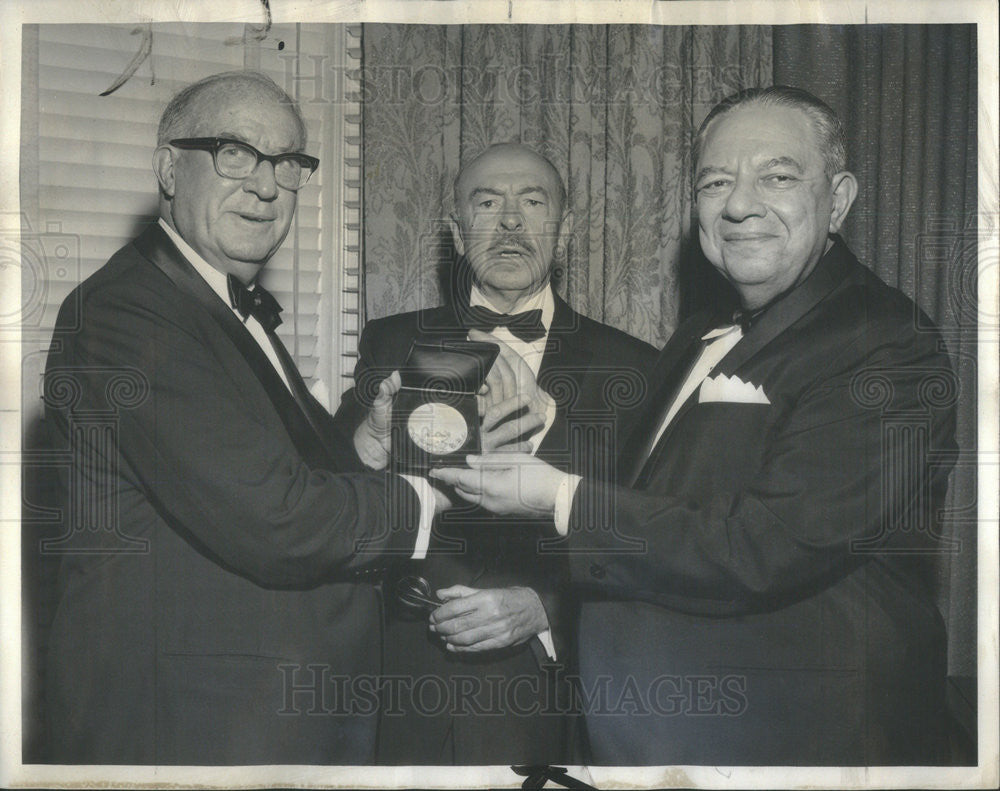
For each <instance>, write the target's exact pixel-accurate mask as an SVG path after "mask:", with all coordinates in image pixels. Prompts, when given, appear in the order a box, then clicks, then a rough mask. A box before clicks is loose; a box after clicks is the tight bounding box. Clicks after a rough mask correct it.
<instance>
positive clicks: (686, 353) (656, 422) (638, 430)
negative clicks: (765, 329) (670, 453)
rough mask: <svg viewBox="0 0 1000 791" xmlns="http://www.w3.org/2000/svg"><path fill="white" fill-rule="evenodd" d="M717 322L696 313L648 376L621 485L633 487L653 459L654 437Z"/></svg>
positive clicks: (621, 470) (712, 314)
mask: <svg viewBox="0 0 1000 791" xmlns="http://www.w3.org/2000/svg"><path fill="white" fill-rule="evenodd" d="M717 322H718V316H717V315H716V313H715V312H714V311H711V310H704V311H701V312H699V313H696V314H695V315H694V316H692V317H691V318H689V319H688V320H687V321H685V322H684V323H683V324H682V325H681V326H680V327H678V328H677V330H676V331H675V332H674V334H673V335H672V336H671V337H670V340H669V341H668V342H667V345H666V346H664V347H663V350H662V351H661V352H660V357H659V359H658V360H657V361H656V366H655V367H654V368H653V372H652V375H651V376H650V382H649V393H648V394H647V396H646V402H647V404H648V405H649V406H648V408H647V409H646V410H645V414H644V416H643V418H642V419H641V420H639V421H638V422H637V423H636V427H635V429H633V431H632V434H631V436H629V438H628V440H627V441H626V443H625V445H624V446H623V448H622V453H621V455H620V457H619V459H620V461H619V469H618V474H619V480H620V481H621V482H622V483H623V484H625V485H628V486H631V485H633V484H634V483H635V481H636V480H637V479H638V478H639V476H640V474H641V473H642V470H643V468H644V467H645V465H646V464H647V462H648V460H649V458H651V457H652V455H654V453H655V447H653V448H651V447H650V443H651V442H652V441H653V436H654V435H655V433H656V431H658V430H659V428H660V423H662V422H663V418H664V417H666V414H667V412H668V411H669V410H670V406H671V405H672V404H673V401H674V397H675V396H676V394H677V391H678V390H679V389H680V387H681V385H682V384H683V383H684V378H685V377H686V376H687V373H688V371H689V370H690V369H691V365H692V363H693V362H694V360H695V357H696V356H697V355H698V352H699V351H700V350H701V346H702V341H701V338H702V336H703V335H704V334H705V333H706V332H708V330H709V329H711V328H712V327H713V326H714V325H715V324H716V323H717ZM675 421H676V418H675ZM669 433H670V430H669V428H668V429H667V431H665V432H663V437H661V438H660V441H659V442H658V443H657V445H660V444H662V443H663V440H664V438H665V437H666V436H667V434H669Z"/></svg>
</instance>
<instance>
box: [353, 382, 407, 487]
mask: <svg viewBox="0 0 1000 791" xmlns="http://www.w3.org/2000/svg"><path fill="white" fill-rule="evenodd" d="M401 386H402V381H401V380H400V378H399V371H393V372H392V373H391V374H389V376H387V377H386V378H385V379H383V380H382V381H381V382H380V383H379V386H378V395H377V396H376V397H375V402H374V403H373V404H372V408H371V409H369V410H368V415H367V417H365V421H364V423H362V424H361V425H360V426H358V429H357V431H355V432H354V449H355V450H356V451H357V452H358V456H359V457H360V459H361V461H362V462H364V464H365V466H366V467H371V468H372V469H373V470H384V469H385V468H386V466H387V465H388V464H389V451H390V449H391V444H392V439H391V426H390V423H391V420H392V401H393V399H394V398H395V397H396V393H398V392H399V388H400V387H401Z"/></svg>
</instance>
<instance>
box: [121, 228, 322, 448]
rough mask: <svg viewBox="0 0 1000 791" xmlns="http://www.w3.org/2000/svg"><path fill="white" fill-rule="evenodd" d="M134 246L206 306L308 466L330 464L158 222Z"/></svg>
mask: <svg viewBox="0 0 1000 791" xmlns="http://www.w3.org/2000/svg"><path fill="white" fill-rule="evenodd" d="M134 245H135V248H136V249H137V250H138V251H139V253H140V254H142V255H143V257H145V258H146V259H148V260H149V261H150V262H152V263H153V264H154V265H155V266H156V267H157V268H158V269H159V270H160V271H161V272H163V274H164V275H166V276H167V277H168V278H169V279H170V281H171V282H172V283H173V284H174V285H175V286H176V287H177V288H178V289H179V290H180V291H181V292H183V293H184V294H186V295H188V296H189V297H191V298H192V299H193V300H195V301H196V302H198V303H199V304H200V305H201V307H202V308H204V309H205V310H207V311H208V312H209V314H210V315H211V316H212V318H213V319H214V320H215V321H216V323H217V324H218V325H219V327H220V329H221V330H222V331H223V332H224V333H225V334H226V335H227V336H228V337H229V339H230V340H231V341H232V343H233V345H234V346H235V347H236V349H237V351H238V352H239V353H240V355H242V357H243V358H244V359H245V360H246V362H247V365H249V366H250V369H251V370H252V371H253V373H254V376H256V377H257V380H258V381H259V382H260V384H261V387H263V388H264V391H265V392H266V393H267V397H268V399H269V400H270V401H271V404H272V405H273V406H274V409H275V411H276V412H277V413H278V417H279V418H280V419H281V422H282V423H283V424H284V426H285V429H286V430H287V431H288V435H289V437H291V439H292V442H293V443H294V444H295V447H296V448H297V450H298V451H299V453H300V454H301V455H302V457H303V459H305V460H306V462H307V463H309V464H310V465H312V466H319V467H324V468H331V467H334V466H336V465H335V464H334V454H333V452H332V449H330V448H328V447H327V446H326V445H325V443H324V442H323V441H322V439H321V438H320V436H319V435H318V433H317V432H316V431H315V430H314V429H313V426H312V424H311V422H310V420H309V418H308V417H307V416H306V415H305V414H303V412H302V409H300V408H299V405H298V403H297V402H296V401H295V398H294V397H293V396H292V394H291V393H290V392H289V391H288V388H287V387H286V386H285V383H284V382H283V381H282V380H281V377H280V376H279V375H278V373H277V371H275V369H274V366H273V365H272V364H271V361H270V360H269V359H268V358H267V356H266V355H265V354H264V352H263V351H262V350H261V348H260V346H258V345H257V342H256V341H254V339H253V336H251V335H250V333H249V331H248V330H247V329H246V327H244V326H243V325H242V323H241V322H240V321H239V319H237V318H236V315H235V314H234V313H233V311H232V310H231V309H230V308H229V306H228V305H226V304H225V303H224V302H223V301H222V300H221V299H219V296H218V295H217V294H216V293H215V291H213V290H212V288H211V287H210V286H209V285H208V283H206V282H205V280H204V279H203V278H202V277H201V275H199V274H198V273H197V272H196V271H195V269H194V267H193V266H191V264H190V263H189V262H188V260H187V259H186V258H184V256H183V255H182V254H181V252H180V250H178V249H177V247H176V245H174V243H173V242H172V241H171V240H170V238H169V237H168V236H167V234H166V233H165V232H164V230H163V229H162V228H161V227H160V226H159V225H153V226H151V227H150V228H149V229H147V230H146V231H145V232H144V233H143V234H142V235H141V236H139V238H137V239H136V240H135V242H134Z"/></svg>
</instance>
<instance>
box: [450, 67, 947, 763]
mask: <svg viewBox="0 0 1000 791" xmlns="http://www.w3.org/2000/svg"><path fill="white" fill-rule="evenodd" d="M693 161H694V162H695V171H694V174H693V179H692V181H693V187H694V191H695V199H696V206H697V213H698V225H699V236H700V241H701V246H702V250H703V251H704V253H705V256H706V257H707V259H708V260H709V262H710V263H711V264H712V265H713V266H714V267H715V268H716V269H717V270H718V271H719V272H720V273H721V274H722V275H723V276H724V277H725V279H726V280H727V281H728V282H729V283H730V284H731V285H732V287H733V288H734V289H735V291H736V293H737V295H738V297H739V301H740V305H741V307H740V309H739V310H738V311H737V312H736V314H735V315H732V314H730V315H728V316H719V315H713V313H712V311H705V312H703V313H700V314H698V315H695V316H693V317H692V318H691V319H690V320H688V321H686V322H685V323H683V324H682V325H681V326H680V327H679V328H678V329H677V331H676V332H675V333H674V335H673V337H672V338H671V340H670V341H669V343H668V344H667V345H666V347H665V348H664V349H663V351H662V352H661V354H660V358H659V362H658V363H657V365H656V367H655V369H654V370H653V372H652V375H651V379H650V383H649V393H650V396H649V398H648V401H647V407H648V408H647V412H646V418H647V419H646V420H645V421H640V423H639V426H640V428H639V429H637V430H636V431H635V432H634V433H633V434H632V436H631V437H630V438H629V439H628V440H627V441H626V444H625V446H624V453H623V455H622V458H621V466H620V472H619V479H620V480H621V481H622V482H623V483H625V484H627V485H624V486H610V485H609V484H607V483H603V482H600V481H594V480H590V479H588V478H586V477H583V478H581V477H579V476H575V475H567V474H565V473H561V472H559V471H557V470H553V469H551V468H549V467H547V466H545V465H544V464H542V463H540V462H539V461H538V460H535V459H530V458H526V457H523V456H518V457H517V458H515V457H513V456H509V457H506V458H502V457H500V456H484V457H471V458H470V463H471V464H472V466H473V469H471V470H459V469H448V470H442V471H438V472H437V473H434V474H435V475H437V476H438V477H440V479H441V480H443V481H445V482H447V483H450V484H452V485H454V486H455V487H456V491H457V492H458V494H460V495H463V496H464V497H466V498H467V499H469V500H471V501H473V502H476V503H478V504H481V505H483V506H484V507H486V508H488V509H490V510H493V511H496V512H499V513H530V514H532V515H535V516H539V515H547V516H549V517H551V518H552V520H553V523H554V527H555V530H554V531H553V534H554V535H558V536H561V537H562V540H563V542H564V549H565V550H566V551H567V552H568V554H569V562H570V567H571V572H572V577H573V581H574V583H575V584H576V585H577V586H578V587H579V589H580V590H581V591H583V592H584V595H585V597H586V598H585V601H584V605H583V611H582V614H581V625H580V634H579V644H580V649H579V650H580V664H581V689H582V693H583V708H584V714H585V715H586V724H587V734H588V737H589V741H590V745H591V749H592V750H593V755H592V757H591V758H592V762H593V763H596V764H626V765H636V764H645V765H650V764H723V765H751V764H756V765H775V764H803V765H816V764H833V765H854V764H857V765H873V764H933V763H940V762H942V761H944V760H946V759H947V754H946V749H947V742H946V734H945V731H944V727H945V722H946V718H945V707H944V681H945V674H946V655H945V630H944V624H943V621H942V618H941V615H940V614H939V612H938V610H937V608H936V607H935V604H934V601H933V598H932V589H931V583H930V577H929V572H930V571H931V569H929V568H928V567H927V564H928V562H929V561H930V560H931V555H932V553H933V552H934V551H935V550H936V549H938V548H939V547H940V546H941V545H940V543H939V541H938V539H939V537H940V533H939V531H938V527H937V521H936V520H937V518H938V517H939V512H940V507H941V504H942V503H943V498H944V494H945V490H946V488H947V477H948V473H949V470H950V468H951V466H952V463H953V452H954V448H955V445H954V438H953V434H954V398H955V394H956V383H955V382H956V380H955V378H954V375H953V373H952V370H951V367H950V365H949V361H948V356H947V353H946V349H945V347H944V345H943V343H942V341H941V338H940V336H939V335H938V334H937V332H936V331H935V330H934V329H933V327H932V326H931V325H930V322H929V320H928V319H927V317H926V316H925V315H924V314H923V313H921V312H920V311H919V309H918V308H916V306H915V305H914V304H913V302H912V301H911V300H910V299H908V298H907V297H906V296H904V295H903V294H902V293H900V292H899V291H897V290H896V289H894V288H891V287H889V286H887V285H886V284H885V283H883V282H882V281H880V280H879V279H878V278H876V277H875V276H874V275H873V274H872V273H871V272H870V271H869V270H868V269H866V268H865V267H864V266H862V265H861V264H860V263H859V262H858V260H857V259H856V258H855V257H854V256H853V255H852V253H851V252H850V251H849V250H848V248H847V247H846V245H845V244H844V242H843V241H842V239H841V238H840V237H839V236H837V232H838V231H839V229H840V227H841V225H842V223H843V221H844V219H845V217H846V216H847V213H848V211H849V210H850V208H851V204H852V202H853V200H854V198H855V195H856V192H857V182H856V179H855V177H854V176H853V175H852V174H851V173H849V172H848V171H847V170H846V166H845V151H844V141H843V129H842V127H841V124H840V122H839V120H838V119H837V117H836V115H835V114H834V113H833V111H832V110H831V109H830V108H829V107H827V106H826V105H825V104H823V103H822V102H821V101H819V100H818V99H817V98H816V97H814V96H812V95H811V94H808V93H806V92H805V91H801V90H798V89H794V88H787V87H781V86H776V87H772V88H765V89H754V90H749V91H745V92H743V93H741V94H737V95H735V96H733V97H730V98H729V99H726V100H725V101H723V102H722V103H721V104H720V105H718V106H717V107H716V108H715V109H714V110H713V111H712V112H711V113H710V114H709V116H708V117H707V118H706V120H705V122H704V124H703V125H702V127H701V130H700V131H699V134H698V137H697V139H696V141H695V151H694V156H693Z"/></svg>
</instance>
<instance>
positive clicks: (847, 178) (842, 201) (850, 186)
mask: <svg viewBox="0 0 1000 791" xmlns="http://www.w3.org/2000/svg"><path fill="white" fill-rule="evenodd" d="M832 189H833V207H832V209H831V211H830V233H836V232H837V231H839V230H840V226H841V225H843V223H844V219H845V218H846V217H847V213H848V212H849V211H850V210H851V206H852V205H853V204H854V199H855V198H856V197H857V196H858V180H857V179H856V178H855V177H854V174H853V173H851V172H849V171H846V170H845V171H843V172H842V173H838V174H837V175H835V176H834V177H833V181H832Z"/></svg>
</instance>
